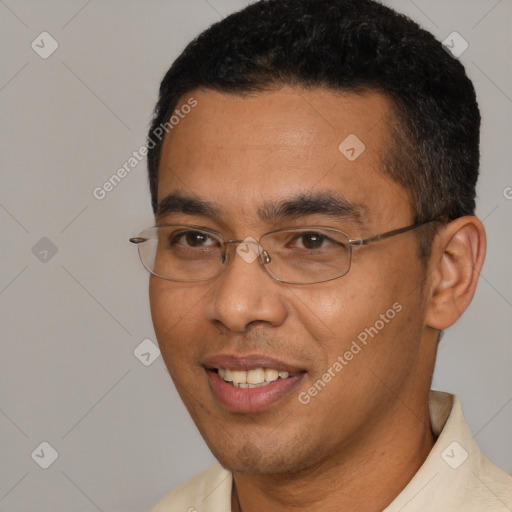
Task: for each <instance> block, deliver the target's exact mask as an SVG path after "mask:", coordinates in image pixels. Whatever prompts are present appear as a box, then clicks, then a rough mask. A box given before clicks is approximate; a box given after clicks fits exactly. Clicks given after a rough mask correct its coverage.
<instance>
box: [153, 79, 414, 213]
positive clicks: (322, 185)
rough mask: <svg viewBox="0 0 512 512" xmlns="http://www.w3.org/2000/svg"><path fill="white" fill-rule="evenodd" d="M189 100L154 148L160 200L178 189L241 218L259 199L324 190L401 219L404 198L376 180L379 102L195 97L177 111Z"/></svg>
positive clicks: (311, 92)
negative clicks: (158, 153) (192, 103)
mask: <svg viewBox="0 0 512 512" xmlns="http://www.w3.org/2000/svg"><path fill="white" fill-rule="evenodd" d="M190 97H193V98H194V99H195V100H196V101H197V106H196V107H195V108H194V109H192V110H191V111H190V112H189V113H188V114H186V115H184V116H183V117H182V119H181V120H180V122H179V124H177V125H176V126H174V127H173V129H172V130H171V131H170V132H169V134H168V135H167V136H166V138H165V141H164V144H163V148H162V157H161V165H160V170H159V184H158V196H159V201H161V200H162V199H163V198H165V197H166V196H167V195H169V194H170V193H173V192H176V191H178V192H182V193H188V194H193V195H195V196H197V197H203V198H207V199H210V200H212V201H214V202H217V203H219V204H221V205H224V207H225V209H226V212H227V213H229V214H233V213H234V212H235V213H243V214H245V215H250V212H251V210H254V211H255V210H256V209H257V208H258V207H260V206H261V202H262V201H268V200H276V201H279V200H281V201H282V200H285V199H286V198H287V197H292V196H297V195H308V194H311V193H315V192H317V191H332V192H335V193H338V194H341V195H343V196H344V197H346V198H347V199H348V200H350V201H351V202H353V203H358V204H363V205H365V208H366V206H367V207H368V210H369V212H372V210H373V211H375V213H376V214H381V215H382V213H383V211H384V210H386V211H389V212H391V211H394V212H395V213H396V211H397V209H399V210H403V211H405V212H409V210H410V206H409V201H408V195H407V193H406V192H405V191H404V190H403V189H402V187H400V186H399V185H398V184H396V183H395V182H393V181H392V180H391V179H390V178H389V177H388V176H387V175H386V173H385V172H384V162H386V161H388V160H389V155H390V152H391V148H392V141H391V140H390V137H389V131H390V130H389V123H390V119H391V117H392V116H393V109H392V107H391V105H390V102H389V101H388V100H387V99H386V98H384V97H383V96H382V95H379V94H376V93H365V94H354V93H343V94H342V93H334V92H330V91H327V90H323V89H297V88H292V87H283V88H281V89H279V90H273V91H265V92H259V93H255V94H250V95H234V94H223V93H219V92H215V91H211V90H196V91H193V92H192V93H191V94H190V95H187V96H186V97H184V98H182V100H181V102H180V103H179V104H178V108H179V107H180V105H182V104H184V103H186V102H187V100H188V99H189V98H190ZM187 110H188V109H187ZM379 212H380V213H379Z"/></svg>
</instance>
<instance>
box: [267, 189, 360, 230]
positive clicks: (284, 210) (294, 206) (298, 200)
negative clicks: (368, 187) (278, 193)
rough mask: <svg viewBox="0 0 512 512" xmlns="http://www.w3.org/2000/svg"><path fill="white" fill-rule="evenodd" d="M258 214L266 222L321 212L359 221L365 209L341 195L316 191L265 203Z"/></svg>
mask: <svg viewBox="0 0 512 512" xmlns="http://www.w3.org/2000/svg"><path fill="white" fill-rule="evenodd" d="M258 214H259V216H260V217H261V218H262V219H263V220H265V221H267V222H272V221H274V222H275V221H281V220H286V219H292V218H297V217H303V216H307V215H315V214H323V215H329V216H332V217H336V218H342V219H344V220H352V221H355V222H359V223H360V222H362V220H363V218H364V217H365V215H366V210H365V208H364V207H363V206H362V205H361V204H356V203H353V202H351V201H348V200H347V199H346V198H344V197H343V196H341V195H338V194H334V193H332V192H317V193H315V194H313V193H307V194H301V195H299V196H296V197H293V198H291V199H287V200H284V201H280V202H277V203H267V204H265V205H264V206H263V207H262V208H260V209H259V210H258Z"/></svg>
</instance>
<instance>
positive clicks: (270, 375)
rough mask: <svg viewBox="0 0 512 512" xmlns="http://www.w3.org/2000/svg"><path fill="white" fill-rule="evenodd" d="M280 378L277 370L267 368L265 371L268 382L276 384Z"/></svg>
mask: <svg viewBox="0 0 512 512" xmlns="http://www.w3.org/2000/svg"><path fill="white" fill-rule="evenodd" d="M278 378H279V372H278V371H277V370H272V369H270V368H267V369H266V370H265V380H266V381H267V382H274V381H275V380H277V379H278Z"/></svg>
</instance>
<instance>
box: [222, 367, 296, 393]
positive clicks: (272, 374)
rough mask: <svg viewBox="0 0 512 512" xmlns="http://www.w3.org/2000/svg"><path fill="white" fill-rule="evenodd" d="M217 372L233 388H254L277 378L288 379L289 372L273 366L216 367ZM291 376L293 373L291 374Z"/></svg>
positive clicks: (263, 385)
mask: <svg viewBox="0 0 512 512" xmlns="http://www.w3.org/2000/svg"><path fill="white" fill-rule="evenodd" d="M214 371H217V374H218V375H219V377H220V378H221V379H223V380H224V382H227V383H228V384H231V385H232V386H234V387H235V388H242V389H254V388H262V387H265V386H268V385H269V384H270V383H271V382H275V381H276V380H277V379H288V378H290V373H289V372H286V371H279V370H276V369H275V368H255V369H254V370H249V371H245V370H230V369H229V368H216V369H215V370H214ZM291 376H292V377H293V374H292V375H291Z"/></svg>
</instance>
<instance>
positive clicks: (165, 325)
mask: <svg viewBox="0 0 512 512" xmlns="http://www.w3.org/2000/svg"><path fill="white" fill-rule="evenodd" d="M200 298H201V297H200V295H199V294H198V291H197V290H194V289H192V288H191V287H188V288H187V287H186V286H182V285H179V284H176V283H172V282H168V281H164V280H162V279H159V278H151V279H150V285H149V301H150V306H151V317H152V320H153V326H154V329H155V334H156V337H157V340H158V343H159V346H160V350H161V352H162V356H163V358H164V361H165V363H166V364H167V366H168V367H170V365H172V366H175V365H176V361H178V360H180V359H181V358H183V357H185V356H188V357H190V354H191V353H192V351H193V349H194V347H193V339H194V337H193V336H192V334H191V333H194V332H196V333H197V331H198V328H199V326H200V325H201V322H198V321H197V318H196V316H197V314H198V311H200ZM180 340H187V344H186V346H185V344H184V343H181V342H180ZM185 349H186V351H185ZM171 356H172V357H171Z"/></svg>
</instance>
